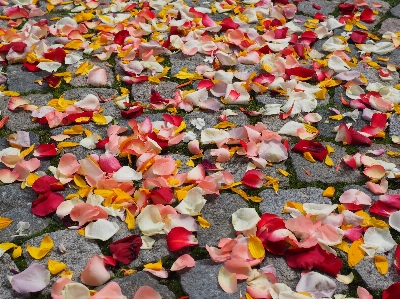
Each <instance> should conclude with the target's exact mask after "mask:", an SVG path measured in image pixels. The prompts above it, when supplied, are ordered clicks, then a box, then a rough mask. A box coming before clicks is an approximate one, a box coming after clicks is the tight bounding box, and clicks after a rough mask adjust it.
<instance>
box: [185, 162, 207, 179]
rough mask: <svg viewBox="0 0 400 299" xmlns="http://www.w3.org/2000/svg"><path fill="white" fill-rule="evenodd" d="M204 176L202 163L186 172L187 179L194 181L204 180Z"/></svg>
mask: <svg viewBox="0 0 400 299" xmlns="http://www.w3.org/2000/svg"><path fill="white" fill-rule="evenodd" d="M205 176H206V174H205V169H204V166H203V165H202V164H199V165H197V166H196V167H194V168H193V169H192V170H190V171H189V172H188V175H187V177H186V179H187V180H188V181H195V182H196V181H201V180H204V178H205Z"/></svg>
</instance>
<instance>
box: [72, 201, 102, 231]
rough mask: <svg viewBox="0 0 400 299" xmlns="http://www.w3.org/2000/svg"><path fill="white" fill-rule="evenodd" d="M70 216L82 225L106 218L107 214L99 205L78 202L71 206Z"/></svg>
mask: <svg viewBox="0 0 400 299" xmlns="http://www.w3.org/2000/svg"><path fill="white" fill-rule="evenodd" d="M70 217H71V219H72V220H73V221H78V222H79V226H82V225H84V224H85V223H87V222H90V221H93V220H98V219H108V214H107V213H106V212H105V211H104V210H103V209H102V208H101V207H99V206H94V205H92V204H90V203H80V204H77V205H76V206H74V207H73V208H72V210H71V212H70Z"/></svg>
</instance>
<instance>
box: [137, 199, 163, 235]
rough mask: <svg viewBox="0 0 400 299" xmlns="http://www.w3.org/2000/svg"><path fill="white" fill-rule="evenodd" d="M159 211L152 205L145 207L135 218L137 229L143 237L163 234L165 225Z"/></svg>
mask: <svg viewBox="0 0 400 299" xmlns="http://www.w3.org/2000/svg"><path fill="white" fill-rule="evenodd" d="M162 220H163V219H162V217H161V214H160V211H159V210H158V209H157V207H156V206H154V205H148V206H146V207H145V208H144V209H143V210H142V211H141V212H140V214H139V215H138V216H137V218H136V222H137V224H138V227H139V229H140V230H141V231H142V233H143V235H145V236H152V235H155V234H163V233H164V232H163V228H164V226H165V223H164V222H163V221H162Z"/></svg>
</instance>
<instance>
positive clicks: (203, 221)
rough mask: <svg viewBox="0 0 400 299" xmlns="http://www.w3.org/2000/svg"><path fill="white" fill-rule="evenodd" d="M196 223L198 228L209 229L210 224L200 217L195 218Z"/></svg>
mask: <svg viewBox="0 0 400 299" xmlns="http://www.w3.org/2000/svg"><path fill="white" fill-rule="evenodd" d="M197 221H198V222H199V224H200V226H201V227H202V228H210V222H208V221H207V220H206V219H204V218H203V217H201V216H198V217H197Z"/></svg>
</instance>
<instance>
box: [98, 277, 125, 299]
mask: <svg viewBox="0 0 400 299" xmlns="http://www.w3.org/2000/svg"><path fill="white" fill-rule="evenodd" d="M90 298H91V299H125V298H126V297H125V296H124V295H122V292H121V288H120V286H119V285H118V284H117V283H116V282H114V281H111V282H110V283H108V284H107V285H106V286H105V287H104V288H102V289H101V290H100V291H99V292H97V293H96V294H94V295H93V296H92V297H90Z"/></svg>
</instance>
